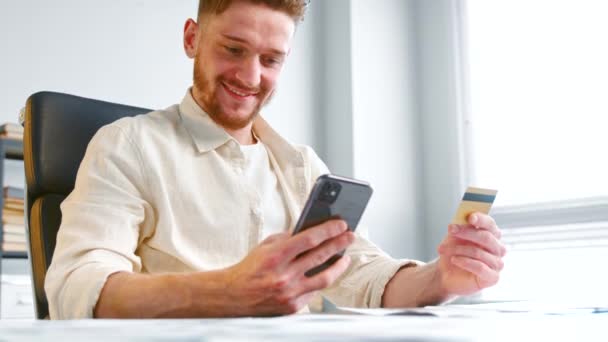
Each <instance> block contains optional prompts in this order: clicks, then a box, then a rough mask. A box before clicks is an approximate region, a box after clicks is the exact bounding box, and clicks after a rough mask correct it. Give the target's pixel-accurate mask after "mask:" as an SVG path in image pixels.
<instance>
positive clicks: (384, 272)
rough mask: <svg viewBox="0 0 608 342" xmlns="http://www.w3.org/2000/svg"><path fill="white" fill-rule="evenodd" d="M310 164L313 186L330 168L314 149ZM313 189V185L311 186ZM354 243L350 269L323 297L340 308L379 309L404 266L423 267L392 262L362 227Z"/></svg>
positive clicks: (308, 152)
mask: <svg viewBox="0 0 608 342" xmlns="http://www.w3.org/2000/svg"><path fill="white" fill-rule="evenodd" d="M304 154H305V160H307V161H308V162H309V165H310V168H311V169H310V176H311V178H310V180H311V183H314V181H315V180H316V179H317V177H319V176H320V175H323V174H326V173H329V169H328V168H327V166H326V165H325V164H324V163H323V161H322V160H321V159H320V158H319V157H318V156H317V155H316V154H315V152H314V151H313V150H312V149H311V148H308V147H307V148H306V150H305V153H304ZM310 186H312V184H311V185H310ZM355 236H356V239H355V242H354V243H353V244H352V245H351V246H350V247H349V248H348V249H347V250H346V252H345V254H347V255H348V256H349V257H350V258H351V263H350V266H349V268H348V269H347V270H346V272H344V273H343V274H342V275H341V276H340V278H338V279H337V280H336V282H334V284H333V285H332V286H330V287H328V288H327V289H325V290H323V291H321V295H322V296H324V297H326V298H327V299H329V300H330V301H331V302H333V303H334V304H336V305H338V306H344V307H360V308H378V307H380V306H381V305H382V295H383V294H384V289H385V287H386V284H387V283H388V282H389V280H391V278H392V277H393V276H394V275H395V273H397V271H398V270H399V269H401V268H403V267H411V266H417V265H422V264H423V263H422V262H420V261H417V260H408V259H393V258H391V257H390V256H389V255H388V254H386V253H385V252H383V251H382V250H381V249H380V248H379V247H378V246H376V245H375V244H374V243H372V242H371V241H369V239H368V238H367V229H366V227H363V226H359V227H357V231H356V233H355Z"/></svg>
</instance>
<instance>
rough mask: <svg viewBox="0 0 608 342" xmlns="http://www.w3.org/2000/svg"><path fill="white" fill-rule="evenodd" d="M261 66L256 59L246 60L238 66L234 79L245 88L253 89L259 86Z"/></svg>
mask: <svg viewBox="0 0 608 342" xmlns="http://www.w3.org/2000/svg"><path fill="white" fill-rule="evenodd" d="M261 72H262V69H261V66H260V62H259V61H258V59H257V58H248V59H246V60H245V61H243V63H242V64H241V65H240V67H239V69H238V70H237V73H236V78H237V80H239V82H241V84H242V85H243V86H245V87H247V88H250V89H255V88H257V87H258V85H259V84H260V79H261Z"/></svg>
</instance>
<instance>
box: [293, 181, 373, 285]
mask: <svg viewBox="0 0 608 342" xmlns="http://www.w3.org/2000/svg"><path fill="white" fill-rule="evenodd" d="M372 192H373V190H372V187H371V186H370V185H369V183H367V182H364V181H360V180H356V179H351V178H346V177H340V176H336V175H329V174H327V175H322V176H320V177H319V178H317V181H316V183H315V185H314V186H313V188H312V190H311V192H310V196H309V197H308V200H307V201H306V205H305V206H304V210H303V211H302V214H301V215H300V218H299V219H298V223H297V224H296V226H295V228H294V231H293V234H294V235H295V234H298V233H299V232H301V231H304V230H306V229H308V228H310V227H313V226H316V225H318V224H321V223H323V222H325V221H327V220H330V219H342V220H344V221H346V223H347V225H348V229H349V230H351V231H353V232H354V231H355V229H356V228H357V224H358V223H359V220H360V219H361V216H362V215H363V211H365V207H366V206H367V203H368V202H369V199H370V198H371V196H372ZM343 254H344V251H341V252H340V253H338V254H336V255H334V256H332V257H331V258H329V259H328V260H327V261H326V262H324V263H323V264H321V265H319V266H317V267H314V268H312V269H310V270H309V271H307V272H306V273H305V275H306V276H308V277H311V276H313V275H315V274H317V273H319V272H322V271H323V270H325V269H326V268H328V267H329V266H331V265H332V264H333V263H334V262H336V261H337V260H338V259H340V258H341V257H342V255H343Z"/></svg>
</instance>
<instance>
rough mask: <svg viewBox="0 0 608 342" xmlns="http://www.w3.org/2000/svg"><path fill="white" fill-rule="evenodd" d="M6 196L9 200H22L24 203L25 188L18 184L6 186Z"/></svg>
mask: <svg viewBox="0 0 608 342" xmlns="http://www.w3.org/2000/svg"><path fill="white" fill-rule="evenodd" d="M4 198H5V199H7V200H9V199H10V200H20V201H21V203H23V201H24V199H25V190H24V189H22V188H18V187H16V186H5V187H4Z"/></svg>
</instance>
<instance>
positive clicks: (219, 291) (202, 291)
mask: <svg viewBox="0 0 608 342" xmlns="http://www.w3.org/2000/svg"><path fill="white" fill-rule="evenodd" d="M186 278H187V279H186V281H187V282H188V284H190V286H187V288H189V289H188V290H185V292H186V293H188V292H189V294H187V295H186V297H189V306H190V308H191V309H192V310H193V311H194V312H195V313H196V316H199V317H233V316H237V315H242V314H243V312H242V311H241V310H240V309H241V308H238V307H237V305H238V303H239V300H238V298H237V297H236V295H237V293H235V292H234V291H232V287H231V286H230V272H229V270H228V269H222V270H215V271H208V272H194V273H189V274H187V275H186Z"/></svg>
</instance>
